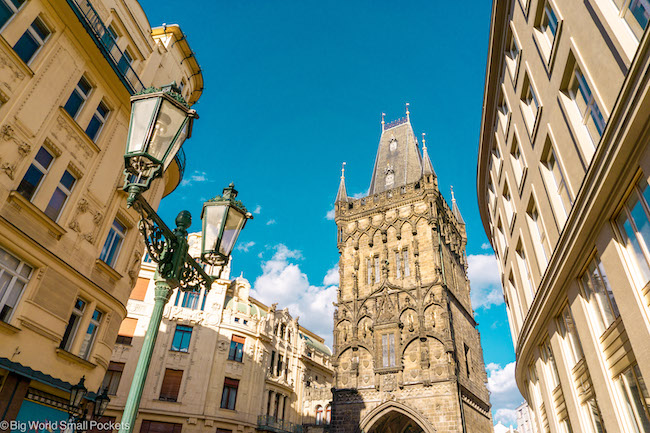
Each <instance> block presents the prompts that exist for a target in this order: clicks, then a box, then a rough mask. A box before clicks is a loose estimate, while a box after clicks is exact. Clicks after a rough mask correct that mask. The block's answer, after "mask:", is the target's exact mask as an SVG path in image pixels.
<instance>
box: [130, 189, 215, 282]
mask: <svg viewBox="0 0 650 433" xmlns="http://www.w3.org/2000/svg"><path fill="white" fill-rule="evenodd" d="M130 192H131V191H130ZM132 197H133V200H132V207H133V209H135V210H136V211H137V212H138V214H140V222H139V223H138V228H139V229H140V232H141V233H142V236H143V237H144V243H145V245H146V247H147V251H148V253H149V256H150V257H151V259H152V260H153V261H154V262H156V263H157V264H158V273H159V274H160V275H161V276H163V277H165V278H168V280H170V281H169V282H170V283H172V284H174V283H175V281H174V280H175V278H170V276H172V275H175V274H177V275H178V277H179V278H178V282H177V285H178V287H179V288H180V289H181V290H183V291H198V290H200V289H202V288H203V289H205V290H210V286H211V285H212V278H211V277H210V276H209V275H208V274H206V273H205V271H204V270H203V268H202V267H201V265H199V264H198V263H196V261H195V260H194V259H193V258H192V257H191V256H190V255H189V254H187V253H186V252H185V257H184V258H183V259H179V258H175V257H174V256H175V255H177V254H179V253H181V251H187V237H186V236H181V237H179V236H177V235H176V234H175V233H174V232H173V231H172V230H170V229H169V227H167V225H166V224H165V223H164V222H163V220H162V219H161V218H160V217H159V216H158V214H157V213H156V211H154V210H153V209H152V208H151V206H150V205H149V203H147V201H146V200H145V199H144V198H143V197H142V195H141V194H140V191H139V190H137V191H135V190H134V191H132ZM129 198H131V196H130V197H129ZM187 214H188V215H187V216H188V217H189V212H188V213H187ZM177 224H178V218H177ZM187 225H188V226H189V222H188V223H187ZM176 230H182V229H180V228H177V229H176ZM183 233H185V232H183ZM179 242H185V245H184V246H183V245H180V244H179ZM177 264H178V265H181V266H182V269H181V270H180V272H176V271H177V270H176V269H173V268H174V267H175V266H176V265H177Z"/></svg>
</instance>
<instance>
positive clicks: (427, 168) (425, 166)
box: [422, 132, 437, 177]
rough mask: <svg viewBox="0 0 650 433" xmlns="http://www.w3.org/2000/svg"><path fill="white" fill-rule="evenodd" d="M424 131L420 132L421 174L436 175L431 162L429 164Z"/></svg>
mask: <svg viewBox="0 0 650 433" xmlns="http://www.w3.org/2000/svg"><path fill="white" fill-rule="evenodd" d="M424 136H425V133H424V132H423V133H422V175H427V174H432V175H433V176H434V177H437V176H436V172H435V170H434V169H433V164H431V159H430V158H429V152H427V141H426V140H425V138H424Z"/></svg>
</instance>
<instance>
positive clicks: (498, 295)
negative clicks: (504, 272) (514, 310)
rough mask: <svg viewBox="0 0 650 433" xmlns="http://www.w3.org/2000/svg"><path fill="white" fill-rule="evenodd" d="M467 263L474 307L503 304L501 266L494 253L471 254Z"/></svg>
mask: <svg viewBox="0 0 650 433" xmlns="http://www.w3.org/2000/svg"><path fill="white" fill-rule="evenodd" d="M467 265H468V269H467V274H468V276H469V281H470V283H471V285H472V291H471V297H472V306H473V307H474V309H479V308H490V306H492V305H501V304H503V292H502V291H501V279H500V277H499V267H498V265H497V259H496V258H495V257H494V254H470V255H469V256H467Z"/></svg>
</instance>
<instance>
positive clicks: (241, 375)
mask: <svg viewBox="0 0 650 433" xmlns="http://www.w3.org/2000/svg"><path fill="white" fill-rule="evenodd" d="M189 242H190V254H191V255H192V256H198V254H199V251H200V246H199V245H200V234H198V233H194V234H190V236H189ZM154 270H155V266H154V264H153V263H147V262H146V261H145V262H143V264H142V269H141V271H140V275H139V277H138V282H137V284H136V286H135V289H134V290H133V293H132V294H131V298H130V299H129V302H128V304H127V309H128V311H129V313H128V317H127V318H126V319H125V321H124V322H123V323H122V327H121V329H120V332H119V334H120V337H118V341H117V344H116V345H115V348H114V349H113V355H112V357H111V362H110V366H109V369H108V372H107V375H106V378H105V381H104V386H105V387H107V388H108V391H109V395H111V403H110V405H109V408H108V410H107V412H106V415H107V416H109V417H115V418H116V419H118V420H119V418H120V416H121V411H122V410H123V408H124V405H125V403H126V398H127V395H128V393H129V388H130V384H131V380H132V378H133V375H134V372H135V367H136V363H137V360H138V356H139V354H140V349H141V347H142V342H143V340H144V333H145V331H146V329H147V327H148V326H149V318H150V316H151V310H152V308H153V304H154V299H153V297H154V287H155V283H154V281H153V273H154ZM221 277H222V278H221V279H219V280H217V281H215V283H214V284H213V285H212V288H211V289H210V290H209V291H208V292H207V293H205V292H201V293H185V292H182V291H179V290H176V291H174V293H173V294H172V296H171V298H170V301H169V303H168V304H167V306H166V308H165V311H164V314H163V321H162V324H161V326H160V333H159V334H158V340H157V341H156V347H155V349H154V353H153V358H152V362H151V366H150V368H149V374H148V376H147V379H146V382H145V387H144V394H143V396H142V401H141V403H140V410H139V415H138V419H137V421H136V424H135V426H134V430H133V431H135V432H138V431H139V432H143V433H145V432H149V431H156V432H170V433H171V432H174V433H179V432H180V431H182V432H183V433H188V432H203V431H213V432H214V431H218V432H227V431H228V432H232V431H238V432H252V431H254V430H256V429H257V430H268V431H276V432H277V431H287V432H294V431H297V430H298V429H300V428H302V427H301V426H302V425H303V424H307V425H317V424H323V423H325V422H326V421H328V419H327V417H328V414H329V413H330V406H329V405H330V401H331V398H332V394H331V391H330V388H331V384H332V376H333V369H332V366H331V364H330V355H331V352H330V350H329V348H327V346H325V344H324V342H323V339H322V338H321V337H319V336H317V335H315V334H314V333H312V332H310V331H309V330H307V329H305V328H303V327H302V326H300V325H299V323H298V318H297V317H296V318H293V317H292V316H291V315H290V314H289V312H288V310H287V309H286V308H285V309H284V310H277V309H276V304H273V305H272V306H271V307H268V306H266V305H264V304H262V303H261V302H259V301H258V300H256V299H254V298H253V297H252V296H250V295H249V292H250V284H249V283H248V281H247V280H246V279H244V278H243V277H237V278H234V279H230V278H229V269H226V270H224V272H223V273H222V276H221Z"/></svg>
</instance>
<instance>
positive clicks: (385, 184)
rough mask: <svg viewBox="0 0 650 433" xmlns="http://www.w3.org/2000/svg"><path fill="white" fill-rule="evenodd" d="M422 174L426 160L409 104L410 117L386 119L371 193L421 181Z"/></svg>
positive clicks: (371, 183) (376, 158) (380, 139)
mask: <svg viewBox="0 0 650 433" xmlns="http://www.w3.org/2000/svg"><path fill="white" fill-rule="evenodd" d="M421 176H422V160H421V156H420V151H419V149H418V144H417V139H416V137H415V134H414V133H413V128H412V127H411V120H410V114H409V111H408V104H407V105H406V117H403V118H401V119H398V120H395V121H392V122H389V123H384V120H383V116H382V131H381V137H380V138H379V148H378V149H377V156H376V157H375V167H374V169H373V172H372V179H371V181H370V189H369V191H368V194H369V195H373V194H378V193H380V192H383V191H386V190H388V189H393V188H397V187H400V186H404V185H408V184H410V183H415V182H417V181H418V180H419V179H420V177H421Z"/></svg>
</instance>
